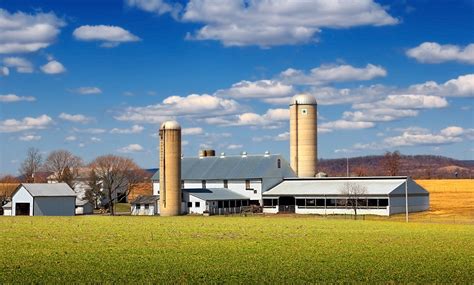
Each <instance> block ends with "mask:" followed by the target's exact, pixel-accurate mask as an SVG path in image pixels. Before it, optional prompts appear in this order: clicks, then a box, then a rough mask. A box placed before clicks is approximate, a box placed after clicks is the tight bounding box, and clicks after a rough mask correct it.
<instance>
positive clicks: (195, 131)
mask: <svg viewBox="0 0 474 285" xmlns="http://www.w3.org/2000/svg"><path fill="white" fill-rule="evenodd" d="M181 133H182V134H183V135H184V136H192V135H201V134H203V133H204V130H203V129H202V128H199V127H195V128H184V129H182V131H181Z"/></svg>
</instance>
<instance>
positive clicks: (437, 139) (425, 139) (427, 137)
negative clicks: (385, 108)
mask: <svg viewBox="0 0 474 285" xmlns="http://www.w3.org/2000/svg"><path fill="white" fill-rule="evenodd" d="M461 141H462V138H460V137H459V136H451V135H446V134H442V133H439V134H431V133H417V132H410V131H405V132H403V133H402V134H401V135H399V136H395V137H389V138H386V139H384V143H385V145H389V146H391V147H401V146H415V145H442V144H451V143H455V142H461Z"/></svg>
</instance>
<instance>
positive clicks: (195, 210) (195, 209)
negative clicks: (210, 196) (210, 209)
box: [183, 192, 206, 214]
mask: <svg viewBox="0 0 474 285" xmlns="http://www.w3.org/2000/svg"><path fill="white" fill-rule="evenodd" d="M183 198H184V199H183V206H184V209H183V213H186V214H202V213H204V211H205V210H206V201H205V200H202V199H199V198H197V197H195V196H193V195H192V194H189V193H187V192H186V193H183ZM188 203H191V207H189V204H188ZM197 203H198V204H197Z"/></svg>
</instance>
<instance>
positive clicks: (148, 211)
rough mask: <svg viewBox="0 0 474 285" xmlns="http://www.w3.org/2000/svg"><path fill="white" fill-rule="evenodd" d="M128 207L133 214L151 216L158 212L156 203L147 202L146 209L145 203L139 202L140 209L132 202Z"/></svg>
mask: <svg viewBox="0 0 474 285" xmlns="http://www.w3.org/2000/svg"><path fill="white" fill-rule="evenodd" d="M130 208H131V214H132V215H133V216H153V215H156V214H158V213H159V210H158V208H159V207H158V205H157V203H153V204H148V209H145V204H140V209H137V205H136V204H132V205H131V206H130Z"/></svg>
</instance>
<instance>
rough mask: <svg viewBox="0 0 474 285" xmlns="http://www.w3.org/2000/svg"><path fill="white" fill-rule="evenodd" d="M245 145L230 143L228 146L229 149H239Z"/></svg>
mask: <svg viewBox="0 0 474 285" xmlns="http://www.w3.org/2000/svg"><path fill="white" fill-rule="evenodd" d="M242 147H243V145H241V144H230V145H228V146H227V149H239V148H242Z"/></svg>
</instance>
